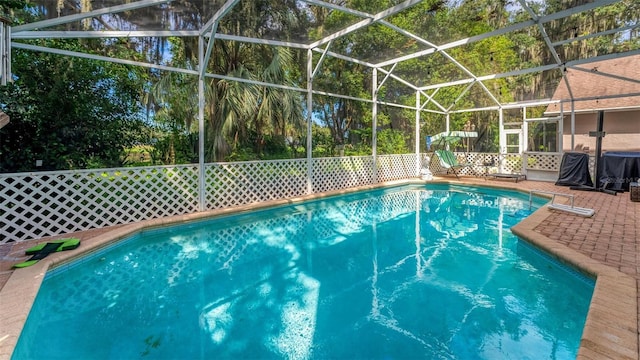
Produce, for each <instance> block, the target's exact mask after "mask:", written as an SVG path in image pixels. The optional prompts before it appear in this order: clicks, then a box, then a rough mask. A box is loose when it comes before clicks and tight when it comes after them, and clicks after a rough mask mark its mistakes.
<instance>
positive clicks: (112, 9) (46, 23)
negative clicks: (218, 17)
mask: <svg viewBox="0 0 640 360" xmlns="http://www.w3.org/2000/svg"><path fill="white" fill-rule="evenodd" d="M170 1H171V0H140V1H136V2H132V3H129V4H123V5H116V6H109V7H106V8H102V9H97V10H92V11H87V12H85V13H81V14H73V15H67V16H61V17H58V18H54V19H48V20H42V21H36V22H32V23H29V24H24V25H19V26H16V27H15V28H14V31H16V32H19V31H26V30H35V29H43V28H47V27H51V26H56V25H62V24H67V23H70V22H74V21H80V20H83V19H86V18H90V17H94V16H100V15H106V14H116V13H119V12H123V11H130V10H136V9H140V8H145V7H149V6H155V5H161V4H165V3H168V2H170Z"/></svg>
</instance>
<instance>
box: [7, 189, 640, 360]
mask: <svg viewBox="0 0 640 360" xmlns="http://www.w3.org/2000/svg"><path fill="white" fill-rule="evenodd" d="M433 182H448V183H452V184H467V185H481V186H491V187H499V188H509V189H515V190H520V191H524V192H526V193H528V192H529V191H530V190H543V191H549V192H558V193H565V194H573V195H574V196H575V206H579V207H586V208H592V209H595V215H594V216H593V217H590V218H584V217H580V216H576V215H573V214H570V213H565V212H559V211H552V210H549V209H548V208H547V207H542V208H540V209H539V210H537V211H536V212H535V213H534V214H532V215H531V216H529V217H528V218H527V219H525V220H523V221H522V222H520V223H519V224H518V225H516V226H515V227H514V228H513V229H512V230H513V232H514V233H516V234H517V235H519V236H520V237H521V238H524V239H525V240H527V241H529V242H531V243H533V244H535V245H536V246H538V247H540V248H543V249H544V250H546V251H547V252H549V253H551V254H553V255H554V256H556V257H558V258H559V259H561V260H563V261H565V262H567V263H570V264H573V265H575V266H576V267H578V268H579V269H581V270H582V271H584V272H586V273H588V274H591V275H594V276H595V277H597V280H596V287H595V290H594V294H593V298H592V300H591V305H590V308H589V313H588V316H587V322H586V325H585V329H584V332H583V336H582V340H581V344H580V350H579V353H578V358H579V359H594V360H595V359H638V358H639V356H638V355H639V353H640V351H639V349H638V345H639V343H640V341H639V332H638V328H639V326H638V319H639V317H638V313H640V307H639V301H638V290H637V289H638V284H640V253H639V252H638V250H639V247H640V202H632V201H631V200H630V196H629V193H628V192H627V193H620V194H618V195H617V196H613V195H608V194H604V193H601V192H585V191H574V190H570V189H569V188H568V187H561V186H555V185H553V183H547V182H536V181H527V180H524V181H522V180H521V181H518V182H517V183H515V182H514V181H512V180H509V179H498V180H485V179H482V178H472V177H462V178H461V179H460V180H457V179H455V178H449V177H446V178H437V179H436V180H435V181H433ZM404 183H407V184H408V183H424V182H422V181H400V182H392V183H387V184H381V185H398V184H404ZM375 187H377V186H367V187H361V188H358V190H359V189H363V188H364V189H370V188H375ZM351 190H352V189H350V190H347V191H335V192H331V193H327V194H316V195H312V196H305V197H301V198H296V199H288V200H278V201H272V202H269V203H264V204H260V205H259V206H260V207H264V206H273V205H282V204H289V203H292V202H295V201H300V200H306V199H313V198H318V197H323V196H329V195H335V194H340V193H345V192H350V191H351ZM558 200H561V198H558ZM255 208H256V205H248V206H243V207H240V208H234V209H225V210H218V211H208V212H204V213H198V214H190V215H184V216H176V217H171V218H163V219H155V220H149V221H144V222H140V223H135V224H128V225H120V226H114V227H109V228H103V229H95V230H90V231H84V232H79V233H74V234H66V235H64V236H56V237H51V238H43V239H39V240H32V241H26V242H20V243H9V244H3V245H0V324H1V325H0V359H9V358H10V357H11V353H12V352H13V348H14V347H15V344H16V342H17V339H18V336H19V334H20V331H21V330H22V326H23V324H24V321H25V320H26V317H27V315H28V313H29V310H30V308H31V305H32V303H33V300H34V298H35V295H36V294H37V291H38V288H39V286H40V283H41V281H42V279H43V278H44V275H45V273H46V271H47V269H49V268H50V267H51V266H55V265H58V264H61V263H64V262H67V261H69V260H72V259H74V258H77V257H78V256H81V255H83V254H86V253H87V252H90V251H95V250H96V249H99V248H101V247H103V246H105V245H107V244H109V243H112V242H113V241H116V240H118V239H122V238H124V237H126V236H128V235H129V234H132V233H135V232H136V231H140V230H141V229H143V228H147V227H155V226H162V225H166V224H170V223H177V222H183V221H189V220H195V219H199V218H204V217H209V216H215V215H222V214H228V213H232V212H236V211H248V210H252V209H255ZM69 236H74V237H78V238H80V239H81V240H82V245H81V246H80V248H78V249H76V250H72V251H65V252H60V253H55V254H52V255H50V256H49V257H47V258H46V259H44V260H42V261H40V262H39V263H38V264H36V265H34V266H31V267H29V268H25V269H20V270H16V271H14V270H12V269H11V266H13V264H15V263H17V262H20V261H22V260H23V259H25V258H26V257H25V256H24V250H25V249H27V248H29V247H31V246H33V245H34V244H35V243H39V242H44V241H47V240H51V239H54V238H62V237H69Z"/></svg>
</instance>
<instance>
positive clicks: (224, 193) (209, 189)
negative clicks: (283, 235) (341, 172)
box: [205, 159, 307, 209]
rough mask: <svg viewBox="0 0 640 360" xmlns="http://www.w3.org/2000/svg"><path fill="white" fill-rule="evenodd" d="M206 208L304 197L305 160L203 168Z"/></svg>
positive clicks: (305, 185) (219, 164)
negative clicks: (204, 173) (204, 172)
mask: <svg viewBox="0 0 640 360" xmlns="http://www.w3.org/2000/svg"><path fill="white" fill-rule="evenodd" d="M205 171H206V208H207V209H221V208H226V207H230V206H239V205H246V204H251V203H256V202H262V201H268V200H275V199H285V198H289V197H295V196H300V195H304V194H306V190H307V162H306V159H297V160H273V161H265V162H262V161H247V162H237V163H215V164H208V165H207V166H206V170H205Z"/></svg>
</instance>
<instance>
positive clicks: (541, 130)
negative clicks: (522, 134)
mask: <svg viewBox="0 0 640 360" xmlns="http://www.w3.org/2000/svg"><path fill="white" fill-rule="evenodd" d="M527 126H528V128H527V134H528V136H527V151H529V152H558V151H559V150H558V144H560V141H559V134H558V120H551V121H549V120H545V121H529V122H528V123H527Z"/></svg>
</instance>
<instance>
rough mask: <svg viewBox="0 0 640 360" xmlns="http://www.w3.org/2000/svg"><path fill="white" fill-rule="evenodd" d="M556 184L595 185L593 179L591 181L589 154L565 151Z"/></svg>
mask: <svg viewBox="0 0 640 360" xmlns="http://www.w3.org/2000/svg"><path fill="white" fill-rule="evenodd" d="M556 185H560V186H589V187H593V181H591V175H590V174H589V154H587V153H580V152H565V153H564V155H562V163H561V164H560V174H559V175H558V181H556Z"/></svg>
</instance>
